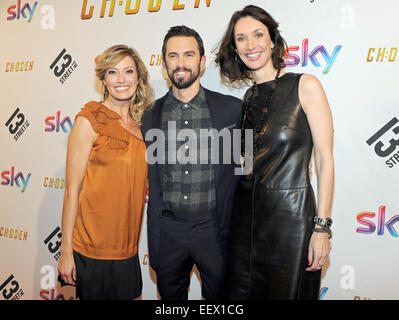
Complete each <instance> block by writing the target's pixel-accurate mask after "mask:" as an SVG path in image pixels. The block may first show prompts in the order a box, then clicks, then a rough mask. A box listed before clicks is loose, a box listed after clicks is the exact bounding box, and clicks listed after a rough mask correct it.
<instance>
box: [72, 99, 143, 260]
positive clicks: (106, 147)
mask: <svg viewBox="0 0 399 320" xmlns="http://www.w3.org/2000/svg"><path fill="white" fill-rule="evenodd" d="M79 116H81V117H85V118H86V119H88V120H89V121H90V123H91V125H92V127H93V129H94V131H95V132H96V133H97V139H96V140H95V142H94V143H93V148H92V150H91V153H90V156H89V160H88V163H87V169H86V174H85V177H84V180H83V184H82V190H81V192H80V195H79V209H78V214H77V217H76V223H75V228H74V232H73V249H74V250H75V251H77V252H79V253H80V254H82V255H84V256H87V257H89V258H94V259H127V258H130V257H132V256H134V255H136V254H137V251H138V240H139V234H140V228H141V221H142V216H143V211H144V205H145V197H146V191H147V162H146V160H145V152H146V147H145V143H144V141H143V140H141V139H139V138H137V137H136V136H134V135H133V134H131V133H130V132H129V131H127V130H126V129H124V128H123V127H122V125H121V124H120V123H119V119H120V118H121V117H120V116H119V114H117V113H116V112H114V111H112V110H110V109H108V108H107V107H106V106H104V105H103V104H101V103H98V102H95V101H91V102H89V103H87V104H86V105H85V106H84V107H83V108H82V110H81V111H80V112H79V113H78V114H77V115H76V117H79ZM76 117H75V119H76Z"/></svg>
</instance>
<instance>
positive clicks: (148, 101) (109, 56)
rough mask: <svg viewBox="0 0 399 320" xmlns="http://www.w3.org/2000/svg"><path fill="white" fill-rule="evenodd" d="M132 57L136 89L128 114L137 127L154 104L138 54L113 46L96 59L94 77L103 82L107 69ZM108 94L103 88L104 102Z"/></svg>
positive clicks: (127, 48) (147, 75) (125, 48)
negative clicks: (136, 80) (135, 70)
mask: <svg viewBox="0 0 399 320" xmlns="http://www.w3.org/2000/svg"><path fill="white" fill-rule="evenodd" d="M127 56H130V57H132V59H133V61H134V63H135V64H136V69H137V79H138V82H137V89H136V92H135V94H134V95H133V97H132V99H131V101H130V114H131V116H132V118H133V120H134V121H135V122H136V123H137V125H139V126H140V125H141V118H142V117H143V114H144V112H145V111H147V110H148V109H150V108H151V107H152V106H153V104H154V92H153V90H152V88H151V86H150V83H149V74H148V71H147V68H146V67H145V65H144V63H143V61H142V60H141V58H140V56H139V54H138V53H137V51H136V50H134V49H133V48H129V47H128V46H126V45H115V46H112V47H110V48H108V49H107V50H105V51H104V52H103V53H102V54H100V55H99V56H97V57H96V69H95V71H96V76H97V78H98V79H100V81H101V82H103V80H104V77H105V73H106V71H107V70H108V69H110V68H113V67H115V66H116V65H117V64H118V63H119V62H120V61H121V60H123V59H124V58H125V57H127ZM103 86H104V84H103ZM108 95H109V93H108V90H107V88H106V87H105V86H104V100H105V99H106V98H107V97H108Z"/></svg>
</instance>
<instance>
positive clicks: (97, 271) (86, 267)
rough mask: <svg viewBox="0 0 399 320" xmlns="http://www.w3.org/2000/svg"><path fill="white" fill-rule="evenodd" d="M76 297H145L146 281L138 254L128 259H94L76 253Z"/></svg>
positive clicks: (107, 298)
mask: <svg viewBox="0 0 399 320" xmlns="http://www.w3.org/2000/svg"><path fill="white" fill-rule="evenodd" d="M73 257H74V260H75V265H76V298H79V299H80V300H132V299H135V298H137V297H139V296H140V295H141V291H142V288H143V282H142V279H141V269H140V263H139V258H138V254H136V255H135V256H133V257H131V258H128V259H124V260H100V259H92V258H88V257H85V256H83V255H81V254H80V253H78V252H76V251H74V252H73Z"/></svg>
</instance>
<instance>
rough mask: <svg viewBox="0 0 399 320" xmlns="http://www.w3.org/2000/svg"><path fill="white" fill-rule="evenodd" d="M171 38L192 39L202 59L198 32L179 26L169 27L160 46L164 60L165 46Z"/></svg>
mask: <svg viewBox="0 0 399 320" xmlns="http://www.w3.org/2000/svg"><path fill="white" fill-rule="evenodd" d="M172 37H194V38H195V40H197V43H198V49H199V52H200V58H202V56H203V55H204V53H205V50H204V43H203V42H202V39H201V37H200V35H199V34H198V32H197V31H195V30H194V29H191V28H189V27H186V26H184V25H181V26H174V27H171V28H170V29H169V31H168V33H167V34H166V35H165V38H164V39H163V45H162V55H163V58H164V59H165V56H166V44H167V42H168V40H169V39H170V38H172Z"/></svg>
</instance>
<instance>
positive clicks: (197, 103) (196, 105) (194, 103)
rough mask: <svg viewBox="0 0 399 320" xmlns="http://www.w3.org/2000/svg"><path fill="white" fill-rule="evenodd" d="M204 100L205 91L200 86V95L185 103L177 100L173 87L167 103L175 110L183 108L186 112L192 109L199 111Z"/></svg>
mask: <svg viewBox="0 0 399 320" xmlns="http://www.w3.org/2000/svg"><path fill="white" fill-rule="evenodd" d="M204 98H205V91H204V88H202V86H200V89H199V91H198V93H197V94H196V95H195V96H194V98H192V99H191V100H190V101H189V102H183V101H181V100H179V99H177V98H176V97H175V96H174V95H173V92H172V87H170V89H169V94H168V98H167V99H168V101H167V102H169V103H171V105H172V107H173V109H176V108H181V109H183V110H184V109H188V108H189V107H190V108H193V109H195V110H197V111H198V110H199V109H200V108H201V105H202V101H203V99H204ZM187 106H188V107H187Z"/></svg>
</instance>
